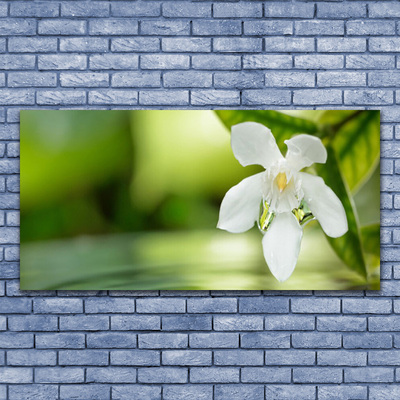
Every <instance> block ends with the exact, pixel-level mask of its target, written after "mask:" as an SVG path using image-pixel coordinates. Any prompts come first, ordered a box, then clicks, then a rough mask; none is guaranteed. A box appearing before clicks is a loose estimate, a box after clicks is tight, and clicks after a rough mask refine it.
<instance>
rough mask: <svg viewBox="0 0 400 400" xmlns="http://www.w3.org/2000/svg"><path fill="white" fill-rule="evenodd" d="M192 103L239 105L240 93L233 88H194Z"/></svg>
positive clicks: (199, 104)
mask: <svg viewBox="0 0 400 400" xmlns="http://www.w3.org/2000/svg"><path fill="white" fill-rule="evenodd" d="M191 104H192V105H196V106H201V105H208V104H210V105H239V104H240V94H239V93H238V92H234V91H231V90H192V91H191Z"/></svg>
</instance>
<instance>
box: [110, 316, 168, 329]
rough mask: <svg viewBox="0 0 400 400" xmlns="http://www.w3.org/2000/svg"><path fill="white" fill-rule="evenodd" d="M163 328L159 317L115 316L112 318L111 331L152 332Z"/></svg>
mask: <svg viewBox="0 0 400 400" xmlns="http://www.w3.org/2000/svg"><path fill="white" fill-rule="evenodd" d="M160 327H161V322H160V317H159V316H155V315H154V316H147V315H115V316H111V329H112V330H117V331H120V330H121V331H126V330H128V331H130V330H133V331H150V330H159V329H160Z"/></svg>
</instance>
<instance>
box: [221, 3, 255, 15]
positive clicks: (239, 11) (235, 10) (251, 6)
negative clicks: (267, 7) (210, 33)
mask: <svg viewBox="0 0 400 400" xmlns="http://www.w3.org/2000/svg"><path fill="white" fill-rule="evenodd" d="M213 16H214V18H243V17H252V18H260V17H262V4H258V3H236V4H235V3H232V4H229V7H227V6H226V4H224V3H216V4H214V13H213Z"/></svg>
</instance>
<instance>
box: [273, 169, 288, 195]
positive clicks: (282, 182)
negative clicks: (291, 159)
mask: <svg viewBox="0 0 400 400" xmlns="http://www.w3.org/2000/svg"><path fill="white" fill-rule="evenodd" d="M275 181H276V184H277V185H278V189H279V191H280V192H281V193H282V192H283V190H284V189H285V187H286V186H287V178H286V174H285V173H284V172H279V174H278V175H277V176H276V178H275Z"/></svg>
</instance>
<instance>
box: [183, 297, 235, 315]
mask: <svg viewBox="0 0 400 400" xmlns="http://www.w3.org/2000/svg"><path fill="white" fill-rule="evenodd" d="M187 309H188V312H190V313H196V314H197V313H200V314H201V313H234V312H236V311H237V300H236V299H229V298H206V299H188V301H187Z"/></svg>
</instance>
